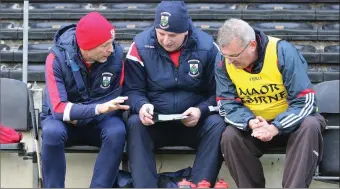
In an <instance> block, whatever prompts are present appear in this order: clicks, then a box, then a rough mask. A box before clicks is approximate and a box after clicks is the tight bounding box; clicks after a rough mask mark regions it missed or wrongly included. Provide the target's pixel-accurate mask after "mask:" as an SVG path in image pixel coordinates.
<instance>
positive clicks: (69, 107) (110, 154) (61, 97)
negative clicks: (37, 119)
mask: <svg viewBox="0 0 340 189" xmlns="http://www.w3.org/2000/svg"><path fill="white" fill-rule="evenodd" d="M114 38H115V30H114V28H113V26H112V25H111V24H110V22H108V20H106V19H105V18H104V17H103V16H102V15H100V14H99V13H97V12H92V13H89V14H87V15H86V16H84V17H83V18H81V19H80V21H79V22H78V24H77V25H69V26H65V27H64V28H61V29H60V30H59V31H58V32H57V33H56V36H55V45H54V46H53V48H52V49H51V52H50V54H49V55H48V56H47V59H46V66H45V79H46V88H45V91H44V102H43V110H42V114H41V119H42V139H43V140H42V171H43V181H44V187H46V188H63V187H65V173H66V160H65V154H64V147H65V146H72V145H91V146H98V147H101V149H100V152H99V154H98V157H97V160H96V163H95V167H94V172H93V177H92V181H91V185H90V187H94V188H111V187H112V186H113V183H114V181H115V179H116V175H117V173H118V170H119V165H120V162H121V156H122V153H123V149H124V144H125V135H126V131H125V125H124V123H123V121H122V120H121V112H120V110H127V109H129V106H126V105H121V104H122V103H124V101H125V100H127V97H120V95H121V91H122V83H123V79H124V74H123V64H122V61H123V51H122V48H121V47H120V46H119V45H118V44H117V43H115V42H114Z"/></svg>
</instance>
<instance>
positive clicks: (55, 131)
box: [42, 124, 67, 145]
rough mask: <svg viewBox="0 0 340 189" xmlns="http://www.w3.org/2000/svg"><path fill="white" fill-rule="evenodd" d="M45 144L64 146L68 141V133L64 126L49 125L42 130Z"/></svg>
mask: <svg viewBox="0 0 340 189" xmlns="http://www.w3.org/2000/svg"><path fill="white" fill-rule="evenodd" d="M42 139H43V140H42V141H43V144H48V145H60V144H62V145H64V144H65V143H66V140H67V132H66V129H65V126H64V125H57V124H49V125H44V126H43V129H42Z"/></svg>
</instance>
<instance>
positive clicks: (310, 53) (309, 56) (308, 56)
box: [295, 45, 320, 63]
mask: <svg viewBox="0 0 340 189" xmlns="http://www.w3.org/2000/svg"><path fill="white" fill-rule="evenodd" d="M295 48H296V49H297V50H299V52H301V54H302V55H303V57H304V58H305V60H306V61H307V62H308V63H320V53H317V52H316V48H315V47H314V46H312V45H295Z"/></svg>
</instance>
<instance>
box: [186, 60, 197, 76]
mask: <svg viewBox="0 0 340 189" xmlns="http://www.w3.org/2000/svg"><path fill="white" fill-rule="evenodd" d="M188 63H189V75H190V76H191V77H197V76H198V75H199V74H200V72H199V69H198V67H199V63H200V61H199V60H189V61H188Z"/></svg>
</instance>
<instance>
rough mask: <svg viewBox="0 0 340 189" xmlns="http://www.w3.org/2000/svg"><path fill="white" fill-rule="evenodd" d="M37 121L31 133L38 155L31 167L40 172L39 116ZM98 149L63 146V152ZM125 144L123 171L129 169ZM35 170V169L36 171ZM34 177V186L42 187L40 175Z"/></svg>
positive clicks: (95, 151)
mask: <svg viewBox="0 0 340 189" xmlns="http://www.w3.org/2000/svg"><path fill="white" fill-rule="evenodd" d="M126 115H127V112H126V113H123V119H124V118H125V119H124V121H126V118H127V117H126ZM38 123H39V124H36V125H34V127H33V133H35V134H34V135H33V138H34V140H35V141H36V144H37V145H36V149H37V150H36V151H35V155H36V156H37V157H38V158H37V159H39V161H38V162H37V163H36V164H34V167H33V169H34V170H38V172H41V171H42V169H41V167H40V165H41V161H40V157H41V154H40V151H41V150H40V149H41V141H42V138H41V135H40V134H39V128H41V124H40V123H41V121H40V117H38ZM99 150H100V148H99V147H96V146H87V145H77V146H65V153H98V152H99ZM126 150H127V149H126V145H125V147H124V153H123V157H122V170H124V171H128V170H129V167H128V157H127V153H126ZM36 172H37V171H36ZM33 179H35V180H34V181H33V183H34V186H39V187H40V188H43V183H42V182H41V180H42V179H43V178H42V176H40V177H37V176H34V178H33Z"/></svg>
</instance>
